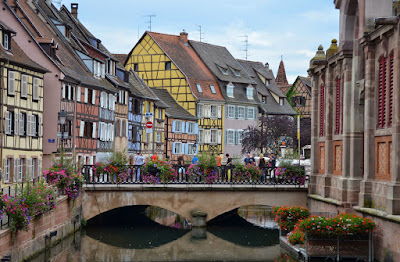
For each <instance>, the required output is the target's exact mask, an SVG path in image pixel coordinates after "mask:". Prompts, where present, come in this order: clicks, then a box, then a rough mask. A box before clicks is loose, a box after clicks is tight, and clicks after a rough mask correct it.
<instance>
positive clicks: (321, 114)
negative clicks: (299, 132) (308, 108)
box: [319, 85, 325, 136]
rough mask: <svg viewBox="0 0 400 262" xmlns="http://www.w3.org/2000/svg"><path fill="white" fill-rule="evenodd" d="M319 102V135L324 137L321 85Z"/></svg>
mask: <svg viewBox="0 0 400 262" xmlns="http://www.w3.org/2000/svg"><path fill="white" fill-rule="evenodd" d="M320 99H321V100H320V102H319V114H320V115H319V135H320V136H324V116H325V86H324V85H321V95H320Z"/></svg>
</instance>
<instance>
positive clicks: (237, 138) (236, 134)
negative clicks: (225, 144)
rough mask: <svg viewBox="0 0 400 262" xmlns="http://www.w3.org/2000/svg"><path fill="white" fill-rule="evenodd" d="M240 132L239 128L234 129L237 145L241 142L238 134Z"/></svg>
mask: <svg viewBox="0 0 400 262" xmlns="http://www.w3.org/2000/svg"><path fill="white" fill-rule="evenodd" d="M238 132H239V131H237V130H236V131H234V133H235V145H237V144H239V136H238V135H239V134H238Z"/></svg>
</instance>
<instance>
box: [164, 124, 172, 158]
mask: <svg viewBox="0 0 400 262" xmlns="http://www.w3.org/2000/svg"><path fill="white" fill-rule="evenodd" d="M164 125H165V127H164V134H165V135H164V148H165V149H164V153H165V158H167V156H168V134H169V119H168V117H167V116H165V122H164ZM170 157H171V156H170ZM170 161H172V159H170Z"/></svg>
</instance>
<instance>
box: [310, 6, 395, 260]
mask: <svg viewBox="0 0 400 262" xmlns="http://www.w3.org/2000/svg"><path fill="white" fill-rule="evenodd" d="M334 4H335V7H336V8H337V9H339V10H340V31H339V36H340V37H339V48H338V49H337V47H336V42H337V41H336V40H334V41H332V44H331V47H330V48H329V49H328V50H327V51H326V53H325V52H324V51H323V47H322V46H319V48H318V51H317V54H316V56H315V57H314V58H313V59H312V60H311V64H310V69H309V74H310V76H311V78H312V80H311V83H312V88H311V92H312V96H311V99H312V113H311V119H312V125H311V133H312V152H311V159H312V175H311V177H310V185H309V197H310V206H311V209H312V210H315V211H334V212H345V213H348V212H351V213H357V214H358V215H361V216H363V217H368V218H371V219H372V220H373V221H374V222H375V223H376V224H377V225H378V230H376V231H375V232H376V233H374V235H375V234H376V235H375V236H374V246H375V251H374V252H375V253H374V254H375V259H376V260H379V261H384V260H387V259H388V258H389V260H393V261H398V260H400V246H399V245H397V244H394V243H395V242H396V241H397V239H398V238H397V236H396V234H393V232H398V231H399V230H400V223H399V220H398V219H397V218H398V217H399V215H400V169H399V166H400V145H399V142H400V139H399V138H400V132H399V130H400V129H399V126H400V103H399V101H400V74H399V73H400V64H399V61H400V59H399V58H400V53H399V48H400V41H399V40H400V38H399V37H400V29H399V28H400V20H399V11H398V10H400V8H399V7H400V1H397V2H396V3H394V1H392V0H382V1H375V0H365V1H345V0H335V1H334ZM393 7H395V8H393ZM335 50H336V51H335Z"/></svg>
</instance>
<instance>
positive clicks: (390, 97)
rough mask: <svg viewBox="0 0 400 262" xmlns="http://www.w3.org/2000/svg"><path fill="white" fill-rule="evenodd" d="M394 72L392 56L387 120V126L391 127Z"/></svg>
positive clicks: (391, 57)
mask: <svg viewBox="0 0 400 262" xmlns="http://www.w3.org/2000/svg"><path fill="white" fill-rule="evenodd" d="M393 71H394V54H393V53H392V55H391V56H390V83H389V84H390V88H389V110H388V111H389V119H388V126H392V122H393V73H394V72H393Z"/></svg>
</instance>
